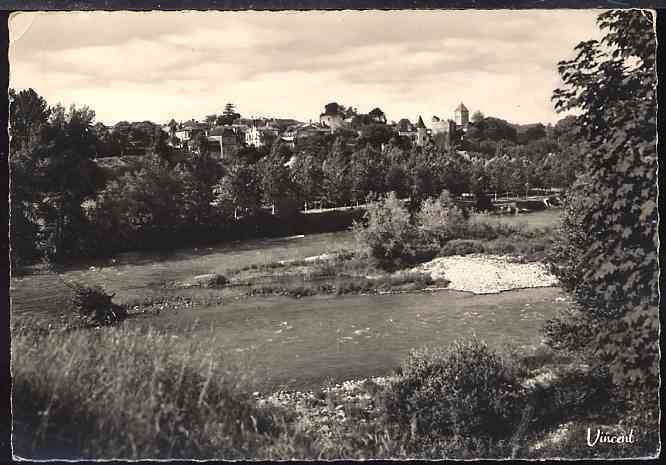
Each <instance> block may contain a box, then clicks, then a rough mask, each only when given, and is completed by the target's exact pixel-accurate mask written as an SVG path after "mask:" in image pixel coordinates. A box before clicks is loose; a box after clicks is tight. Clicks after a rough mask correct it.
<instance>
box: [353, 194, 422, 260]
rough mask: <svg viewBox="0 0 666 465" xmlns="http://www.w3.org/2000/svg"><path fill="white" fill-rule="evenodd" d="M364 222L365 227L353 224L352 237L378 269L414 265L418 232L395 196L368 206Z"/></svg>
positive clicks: (388, 196) (389, 196)
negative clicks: (354, 237) (366, 252)
mask: <svg viewBox="0 0 666 465" xmlns="http://www.w3.org/2000/svg"><path fill="white" fill-rule="evenodd" d="M365 220H366V223H367V225H365V226H363V225H362V224H360V223H354V228H353V229H354V234H355V236H356V239H357V241H358V243H359V245H360V246H361V247H362V248H364V249H367V251H368V253H369V255H370V256H371V257H372V258H373V259H374V260H375V261H376V262H377V265H378V266H379V267H381V268H384V269H395V268H399V267H401V266H403V265H405V264H409V263H413V262H414V260H415V257H416V255H417V242H418V231H417V229H416V227H415V226H414V225H413V224H411V222H410V215H409V212H408V211H407V209H406V208H405V207H404V206H403V205H402V203H401V202H400V201H399V200H398V198H397V197H396V195H395V193H393V192H391V193H389V194H388V195H386V196H385V197H383V198H380V199H379V200H378V201H376V202H371V203H369V204H368V207H367V211H366V215H365Z"/></svg>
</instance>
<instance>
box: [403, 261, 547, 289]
mask: <svg viewBox="0 0 666 465" xmlns="http://www.w3.org/2000/svg"><path fill="white" fill-rule="evenodd" d="M414 270H415V271H421V272H424V273H429V274H430V276H432V279H434V280H439V279H442V278H446V279H447V280H449V281H450V283H449V285H448V289H454V290H458V291H467V292H473V293H475V294H492V293H497V292H501V291H508V290H511V289H524V288H529V287H549V286H556V285H557V278H555V276H553V275H552V274H550V273H549V272H548V271H547V270H546V267H545V266H544V265H543V264H542V263H520V262H518V261H517V260H516V259H515V258H511V257H502V256H497V255H480V254H474V255H465V256H460V255H454V256H450V257H440V258H435V259H434V260H431V261H429V262H427V263H424V264H422V265H419V266H417V267H416V268H414Z"/></svg>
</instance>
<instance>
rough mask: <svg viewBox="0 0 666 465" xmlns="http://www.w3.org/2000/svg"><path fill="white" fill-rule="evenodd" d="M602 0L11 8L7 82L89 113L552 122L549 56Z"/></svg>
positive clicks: (592, 22)
mask: <svg viewBox="0 0 666 465" xmlns="http://www.w3.org/2000/svg"><path fill="white" fill-rule="evenodd" d="M600 12H601V11H600V10H522V11H519V10H513V11H510V10H504V11H499V10H494V11H493V10H486V11H481V10H457V11H454V10H448V11H447V10H427V11H426V10H421V11H416V10H404V11H308V12H295V11H291V12H257V11H249V12H36V13H19V14H14V15H12V18H11V19H10V50H9V58H10V87H12V88H14V89H17V90H18V89H25V88H29V87H32V88H33V89H35V91H37V92H38V93H39V94H40V95H42V96H44V97H45V98H46V100H47V101H48V102H49V104H55V103H58V102H59V103H62V104H63V105H65V106H69V105H70V104H73V103H74V104H76V105H77V106H79V105H88V106H89V107H90V108H92V109H93V110H94V111H95V113H96V120H97V121H101V122H103V123H106V124H114V123H116V122H117V121H123V120H125V121H143V120H151V121H154V122H157V123H166V122H167V121H169V120H170V119H171V118H174V119H175V120H176V121H185V120H188V119H191V118H194V119H198V120H203V119H204V118H205V116H206V115H209V114H214V113H218V114H219V113H221V112H222V110H223V108H224V105H225V104H226V103H227V102H233V103H234V104H235V105H236V107H237V110H238V111H239V112H240V113H241V114H242V115H243V116H246V117H259V116H267V117H283V118H296V119H299V120H301V121H309V120H315V121H316V120H318V118H319V114H320V113H321V112H322V111H323V107H324V105H325V104H326V103H329V102H333V101H335V102H338V103H340V104H342V105H345V106H353V107H356V108H358V110H359V111H360V112H368V111H370V110H371V109H373V108H374V107H380V108H381V109H382V110H383V111H384V112H385V113H386V116H387V118H388V119H389V120H394V121H398V120H399V119H401V118H409V119H410V120H412V121H415V120H416V119H417V118H418V116H419V115H422V116H423V118H424V119H426V118H430V117H431V116H433V115H437V116H439V117H440V118H453V111H454V108H455V107H456V106H457V105H458V104H459V103H460V102H464V103H465V106H467V108H468V109H469V110H470V114H471V113H473V112H474V111H476V110H480V111H482V112H483V113H484V114H485V115H486V116H495V117H499V118H503V119H506V120H508V121H511V122H514V123H534V122H538V121H540V122H543V123H544V124H546V123H554V122H556V121H557V120H558V119H560V118H561V117H562V116H563V115H561V114H557V113H555V111H554V109H553V105H552V102H551V100H550V97H551V95H552V91H553V89H555V88H557V87H558V86H559V85H560V82H561V81H560V79H559V75H558V73H557V63H558V61H560V60H563V59H571V58H573V57H574V47H575V45H576V44H577V43H578V42H580V41H583V40H589V39H594V38H597V39H598V38H599V36H600V33H599V30H598V28H597V25H596V17H597V15H598V14H599V13H600Z"/></svg>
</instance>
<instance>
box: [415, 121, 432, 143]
mask: <svg viewBox="0 0 666 465" xmlns="http://www.w3.org/2000/svg"><path fill="white" fill-rule="evenodd" d="M429 140H430V133H429V131H428V128H427V127H426V125H425V123H424V122H423V118H421V116H420V115H419V119H418V121H417V122H416V146H417V147H423V146H424V145H426V144H427V143H428V141H429Z"/></svg>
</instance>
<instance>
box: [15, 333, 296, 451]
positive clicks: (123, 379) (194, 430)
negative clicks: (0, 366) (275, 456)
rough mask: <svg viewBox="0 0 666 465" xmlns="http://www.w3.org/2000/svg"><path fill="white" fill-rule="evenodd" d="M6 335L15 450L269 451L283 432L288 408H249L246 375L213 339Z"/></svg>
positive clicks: (144, 335) (153, 335)
mask: <svg viewBox="0 0 666 465" xmlns="http://www.w3.org/2000/svg"><path fill="white" fill-rule="evenodd" d="M13 334H14V335H13V340H12V375H13V381H14V384H13V413H14V419H15V420H14V421H15V423H14V434H15V436H14V444H15V453H16V454H17V455H19V456H21V457H24V458H36V459H39V458H83V457H89V458H126V459H139V458H167V457H168V458H224V459H237V458H248V457H257V456H262V454H264V456H266V457H270V456H271V446H272V444H273V443H274V440H275V438H277V437H279V436H281V435H285V434H286V430H285V428H286V424H287V420H288V415H287V414H286V412H282V411H278V410H275V408H272V409H270V410H269V409H266V408H260V407H258V406H257V405H256V403H255V402H254V399H253V398H252V396H251V394H250V393H251V392H252V389H251V382H250V381H251V380H250V379H249V378H248V376H244V373H245V372H244V371H242V370H240V368H239V366H238V365H237V364H236V363H234V362H231V361H229V360H225V357H224V354H220V353H219V352H218V351H217V350H216V344H215V340H214V338H213V337H201V338H197V339H184V338H179V337H176V336H173V335H166V334H159V333H157V332H155V331H152V330H147V331H139V330H137V329H130V328H127V327H119V328H104V329H98V330H85V331H81V330H80V331H70V332H52V333H50V334H48V335H47V336H43V335H41V336H36V335H35V334H34V333H32V332H30V331H14V333H13ZM285 437H287V438H290V437H292V435H287V436H285ZM280 443H281V444H282V445H283V446H284V444H285V440H284V438H283V439H281V440H280ZM287 443H289V442H287ZM289 444H291V443H289Z"/></svg>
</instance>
